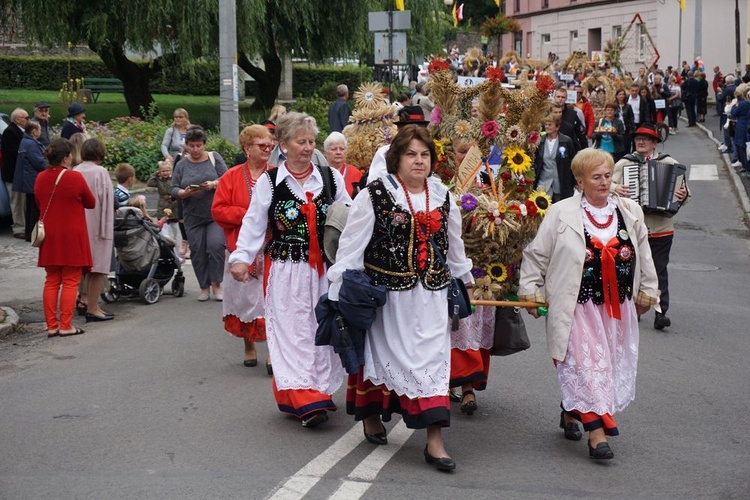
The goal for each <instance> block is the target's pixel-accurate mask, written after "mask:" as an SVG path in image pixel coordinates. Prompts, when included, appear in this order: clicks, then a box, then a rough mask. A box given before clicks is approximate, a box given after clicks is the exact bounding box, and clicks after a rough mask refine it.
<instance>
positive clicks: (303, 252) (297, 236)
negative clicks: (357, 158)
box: [265, 167, 336, 262]
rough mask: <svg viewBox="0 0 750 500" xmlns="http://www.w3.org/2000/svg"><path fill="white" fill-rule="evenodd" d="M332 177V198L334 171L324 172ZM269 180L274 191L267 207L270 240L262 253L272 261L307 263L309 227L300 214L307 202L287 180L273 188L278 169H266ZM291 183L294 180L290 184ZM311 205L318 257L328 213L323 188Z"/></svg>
mask: <svg viewBox="0 0 750 500" xmlns="http://www.w3.org/2000/svg"><path fill="white" fill-rule="evenodd" d="M315 168H317V169H318V171H319V172H320V173H321V176H322V175H325V174H324V173H323V171H322V170H321V169H320V167H315ZM327 173H328V175H329V176H330V177H331V186H333V191H334V192H333V193H331V196H332V198H333V199H335V198H336V192H335V190H336V187H335V186H336V183H335V182H334V180H333V172H331V170H330V169H328V171H327ZM265 175H267V176H268V177H269V180H270V181H271V190H272V192H273V195H272V199H271V205H270V206H269V207H268V226H269V229H270V232H271V239H270V240H269V242H268V243H267V244H266V248H265V253H266V254H268V255H269V256H270V258H271V260H282V261H285V260H291V261H292V262H301V261H304V262H307V260H308V257H309V255H310V233H309V231H310V228H308V227H307V218H306V217H305V214H303V213H302V210H301V207H302V205H304V204H305V203H307V200H301V199H299V198H298V197H297V196H296V195H295V194H294V193H293V192H292V190H291V189H289V185H288V184H287V181H285V182H282V183H281V184H279V185H278V186H277V185H276V177H277V175H278V170H277V169H275V168H274V169H272V170H268V171H267V172H266V174H265ZM291 182H294V181H291ZM313 203H314V204H315V206H316V207H317V210H316V222H317V227H316V228H315V231H317V232H318V242H319V245H320V252H321V255H324V253H323V229H324V226H325V222H326V214H327V213H328V200H327V199H326V193H325V189H321V191H320V194H318V196H316V197H315V198H313Z"/></svg>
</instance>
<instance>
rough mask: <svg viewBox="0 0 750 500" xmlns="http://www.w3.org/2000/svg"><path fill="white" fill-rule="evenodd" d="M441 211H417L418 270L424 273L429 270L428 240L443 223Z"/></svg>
mask: <svg viewBox="0 0 750 500" xmlns="http://www.w3.org/2000/svg"><path fill="white" fill-rule="evenodd" d="M441 220H442V217H441V215H440V212H438V211H437V210H432V211H431V212H430V213H429V214H426V213H425V212H417V213H416V214H414V221H415V223H416V224H417V228H416V229H417V230H416V234H417V272H419V273H423V272H425V271H426V270H427V240H428V239H429V237H430V235H432V234H435V233H436V232H437V231H438V230H439V229H440V225H441Z"/></svg>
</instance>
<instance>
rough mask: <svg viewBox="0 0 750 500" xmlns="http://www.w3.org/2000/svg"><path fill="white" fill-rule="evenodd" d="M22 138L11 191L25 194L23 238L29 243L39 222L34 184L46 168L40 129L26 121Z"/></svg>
mask: <svg viewBox="0 0 750 500" xmlns="http://www.w3.org/2000/svg"><path fill="white" fill-rule="evenodd" d="M23 131H24V134H23V138H22V139H21V144H20V146H19V147H18V157H17V159H16V171H15V173H14V175H13V191H15V192H16V193H25V195H26V211H25V212H24V214H25V217H24V220H25V223H26V228H25V234H24V236H25V238H26V241H31V231H32V230H33V229H34V226H35V225H36V222H37V221H38V220H39V207H37V206H36V198H35V197H34V183H35V182H36V178H37V176H38V175H39V173H40V172H43V171H44V169H45V168H47V166H48V164H47V158H45V157H44V145H42V143H41V142H40V141H39V137H41V135H42V127H41V126H40V125H39V123H37V122H34V121H31V120H29V121H27V122H26V125H24V127H23Z"/></svg>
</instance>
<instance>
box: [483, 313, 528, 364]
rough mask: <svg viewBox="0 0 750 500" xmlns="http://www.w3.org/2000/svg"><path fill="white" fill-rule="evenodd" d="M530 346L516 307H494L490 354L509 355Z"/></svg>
mask: <svg viewBox="0 0 750 500" xmlns="http://www.w3.org/2000/svg"><path fill="white" fill-rule="evenodd" d="M529 347H531V342H529V336H528V334H527V333H526V324H525V323H524V322H523V317H521V310H520V309H519V308H517V307H497V308H495V336H494V342H493V343H492V349H490V354H491V355H492V356H510V355H511V354H515V353H517V352H521V351H525V350H526V349H528V348H529Z"/></svg>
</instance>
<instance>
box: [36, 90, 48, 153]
mask: <svg viewBox="0 0 750 500" xmlns="http://www.w3.org/2000/svg"><path fill="white" fill-rule="evenodd" d="M31 121H32V122H37V123H38V124H39V127H40V128H41V129H42V135H40V136H39V139H37V140H38V141H39V142H41V143H42V145H43V146H44V147H45V148H46V147H47V146H49V141H50V135H49V104H47V103H46V102H44V101H38V102H36V103H35V104H34V116H32V117H31Z"/></svg>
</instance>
